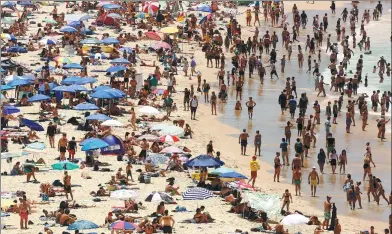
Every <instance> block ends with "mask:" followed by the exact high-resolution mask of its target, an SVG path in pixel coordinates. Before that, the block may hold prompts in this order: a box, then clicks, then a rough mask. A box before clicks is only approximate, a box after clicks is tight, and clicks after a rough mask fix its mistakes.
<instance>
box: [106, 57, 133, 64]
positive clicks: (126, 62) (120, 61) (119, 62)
mask: <svg viewBox="0 0 392 234" xmlns="http://www.w3.org/2000/svg"><path fill="white" fill-rule="evenodd" d="M110 63H111V64H131V62H129V61H128V59H124V58H117V59H114V60H112V61H110Z"/></svg>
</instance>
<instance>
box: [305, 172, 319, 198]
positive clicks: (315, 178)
mask: <svg viewBox="0 0 392 234" xmlns="http://www.w3.org/2000/svg"><path fill="white" fill-rule="evenodd" d="M308 183H309V184H310V190H311V194H312V197H315V196H316V191H317V185H318V184H320V178H319V175H318V173H317V171H316V167H313V168H312V171H311V172H310V173H309V176H308Z"/></svg>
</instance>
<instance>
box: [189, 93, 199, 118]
mask: <svg viewBox="0 0 392 234" xmlns="http://www.w3.org/2000/svg"><path fill="white" fill-rule="evenodd" d="M198 105H199V101H198V100H197V98H196V95H195V96H193V97H192V99H191V102H190V106H191V119H193V120H196V110H197V106H198Z"/></svg>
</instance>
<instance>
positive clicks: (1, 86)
mask: <svg viewBox="0 0 392 234" xmlns="http://www.w3.org/2000/svg"><path fill="white" fill-rule="evenodd" d="M14 88H15V87H12V86H11V85H0V90H1V91H3V90H10V89H14Z"/></svg>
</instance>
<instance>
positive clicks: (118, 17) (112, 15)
mask: <svg viewBox="0 0 392 234" xmlns="http://www.w3.org/2000/svg"><path fill="white" fill-rule="evenodd" d="M106 17H110V18H112V19H122V16H121V15H119V14H117V13H110V14H107V15H106Z"/></svg>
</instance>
